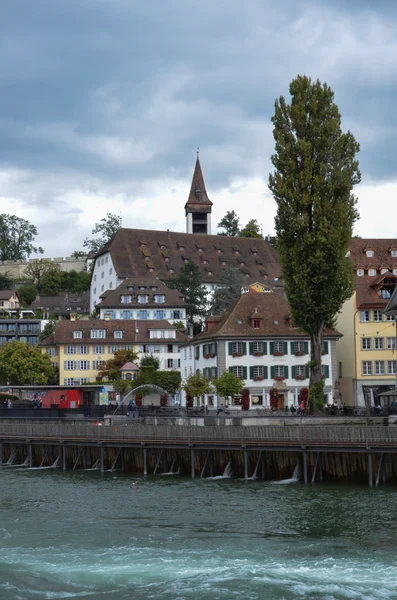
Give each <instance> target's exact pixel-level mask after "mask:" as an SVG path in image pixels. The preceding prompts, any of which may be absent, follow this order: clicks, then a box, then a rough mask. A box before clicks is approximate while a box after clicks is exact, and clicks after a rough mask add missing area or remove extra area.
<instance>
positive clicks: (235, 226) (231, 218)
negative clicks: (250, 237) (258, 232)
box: [217, 210, 240, 237]
mask: <svg viewBox="0 0 397 600" xmlns="http://www.w3.org/2000/svg"><path fill="white" fill-rule="evenodd" d="M239 222H240V219H239V218H238V216H237V215H236V213H235V212H234V210H228V211H227V213H226V214H225V216H224V217H223V219H221V220H220V221H219V223H218V225H217V227H221V228H222V229H224V230H225V231H223V232H221V233H218V235H227V236H233V237H235V236H236V235H238V234H239Z"/></svg>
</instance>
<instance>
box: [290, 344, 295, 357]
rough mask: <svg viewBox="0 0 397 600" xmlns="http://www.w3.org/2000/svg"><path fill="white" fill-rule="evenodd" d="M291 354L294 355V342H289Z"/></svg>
mask: <svg viewBox="0 0 397 600" xmlns="http://www.w3.org/2000/svg"><path fill="white" fill-rule="evenodd" d="M291 354H295V342H291Z"/></svg>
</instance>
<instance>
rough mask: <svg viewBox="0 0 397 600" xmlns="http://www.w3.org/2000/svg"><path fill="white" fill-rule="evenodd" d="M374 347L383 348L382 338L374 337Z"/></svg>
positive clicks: (376, 348)
mask: <svg viewBox="0 0 397 600" xmlns="http://www.w3.org/2000/svg"><path fill="white" fill-rule="evenodd" d="M374 349H375V350H383V349H384V339H383V338H378V337H376V338H375V339H374Z"/></svg>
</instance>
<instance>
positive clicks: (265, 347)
mask: <svg viewBox="0 0 397 600" xmlns="http://www.w3.org/2000/svg"><path fill="white" fill-rule="evenodd" d="M262 352H263V354H267V342H262Z"/></svg>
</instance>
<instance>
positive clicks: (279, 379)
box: [274, 375, 285, 381]
mask: <svg viewBox="0 0 397 600" xmlns="http://www.w3.org/2000/svg"><path fill="white" fill-rule="evenodd" d="M274 379H275V380H276V381H284V379H285V377H284V375H283V376H282V377H275V378H274Z"/></svg>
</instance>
